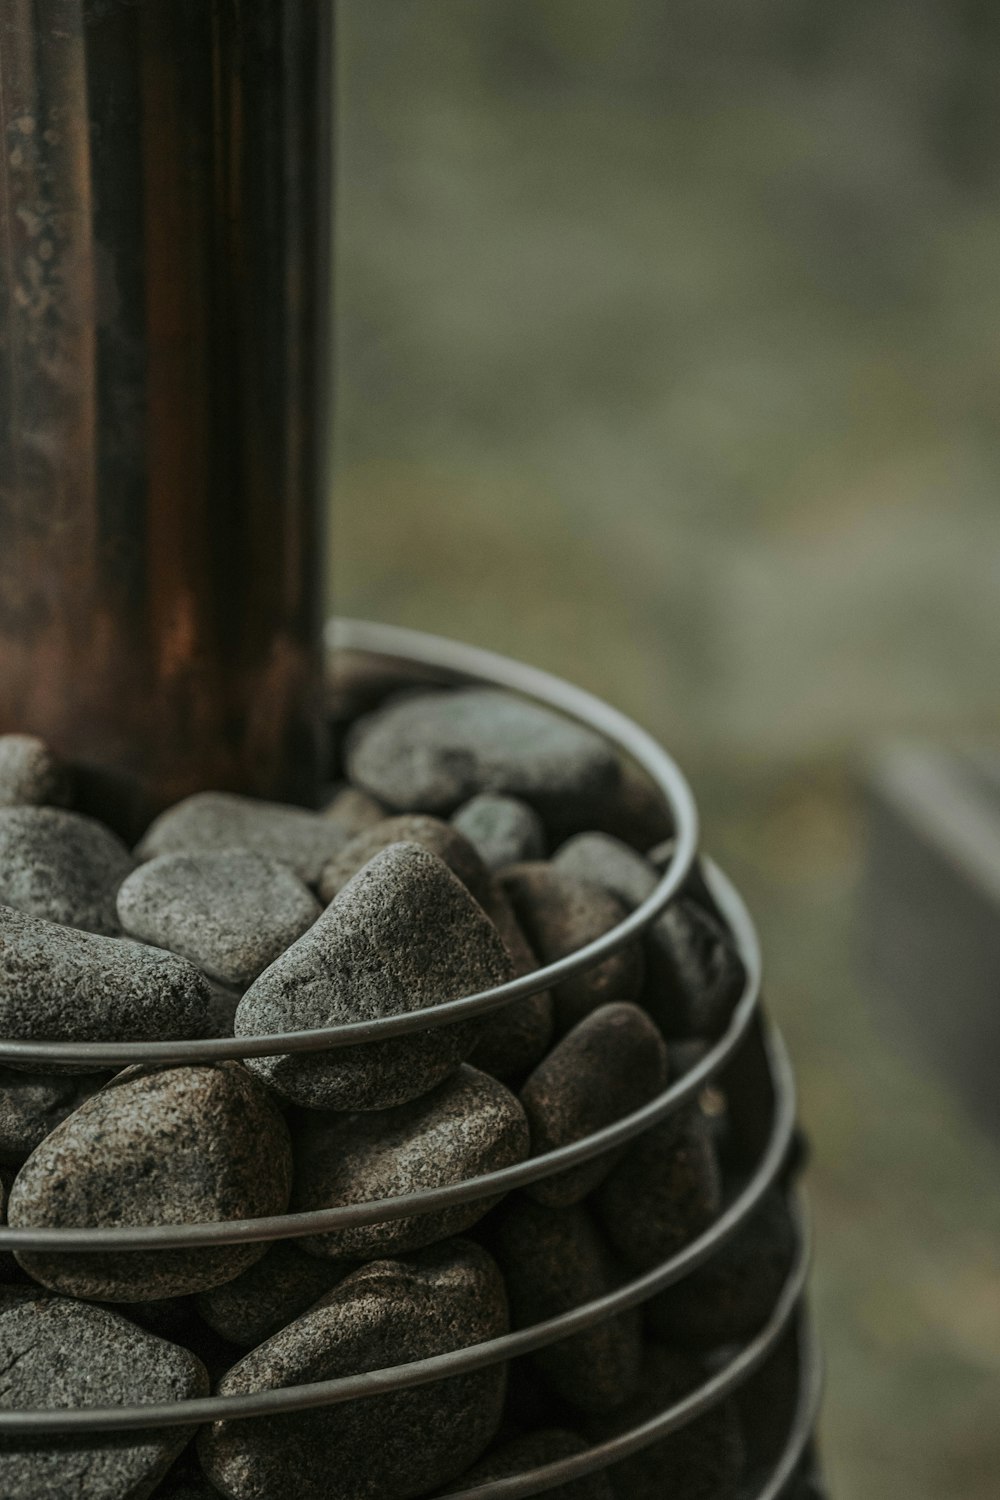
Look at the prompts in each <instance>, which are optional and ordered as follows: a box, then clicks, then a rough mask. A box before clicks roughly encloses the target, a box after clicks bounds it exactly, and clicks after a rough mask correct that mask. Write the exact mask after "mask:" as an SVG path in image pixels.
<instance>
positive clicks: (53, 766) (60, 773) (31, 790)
mask: <svg viewBox="0 0 1000 1500" xmlns="http://www.w3.org/2000/svg"><path fill="white" fill-rule="evenodd" d="M69 800H70V775H69V770H68V768H67V767H66V766H64V765H63V764H62V762H61V761H59V760H58V759H57V758H56V756H54V755H53V753H52V751H51V750H50V749H49V747H48V745H46V744H45V742H44V740H40V739H38V738H37V737H36V736H35V735H33V734H0V807H62V806H64V805H65V804H66V803H67V802H69Z"/></svg>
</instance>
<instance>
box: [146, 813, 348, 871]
mask: <svg viewBox="0 0 1000 1500" xmlns="http://www.w3.org/2000/svg"><path fill="white" fill-rule="evenodd" d="M349 839H350V834H349V832H348V830H347V829H346V828H344V827H343V826H342V825H341V824H340V823H339V822H338V821H337V819H336V818H327V817H324V816H323V814H322V813H316V812H310V811H308V809H306V808H303V807H292V806H291V805H290V804H289V803H286V802H264V801H261V800H260V799H258V798H256V797H240V796H237V795H236V794H235V793H233V792H196V793H195V794H194V796H192V797H185V798H184V800H183V801H182V802H177V803H175V804H174V806H173V807H168V808H167V810H166V812H163V813H161V814H160V816H159V817H158V818H156V819H154V821H153V822H152V823H151V824H150V825H149V827H148V828H147V829H146V832H145V834H144V835H143V837H142V840H141V842H140V844H139V845H138V847H137V849H136V854H137V856H138V858H139V859H152V858H153V857H154V856H155V855H157V854H178V853H180V854H191V853H195V852H197V851H202V850H207V851H215V850H218V849H237V848H238V849H252V850H253V851H254V853H255V854H262V855H264V857H265V858H266V859H277V860H280V861H281V863H282V864H284V865H288V866H289V867H290V868H291V869H292V870H294V871H295V873H296V875H298V877H299V879H300V880H304V881H305V882H306V884H307V885H315V884H316V882H317V881H318V880H319V875H320V871H321V870H322V868H323V866H324V865H325V864H326V863H327V861H328V860H330V859H332V858H333V857H334V855H335V854H337V853H338V852H339V850H340V849H342V848H343V846H344V845H345V844H346V843H347V842H348V840H349Z"/></svg>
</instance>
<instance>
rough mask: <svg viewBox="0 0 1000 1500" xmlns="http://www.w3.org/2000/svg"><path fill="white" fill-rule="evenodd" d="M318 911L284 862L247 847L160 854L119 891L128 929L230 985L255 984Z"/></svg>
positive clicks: (120, 908) (120, 912)
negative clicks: (178, 954)
mask: <svg viewBox="0 0 1000 1500" xmlns="http://www.w3.org/2000/svg"><path fill="white" fill-rule="evenodd" d="M319 913H320V907H319V903H318V902H317V900H316V898H315V896H313V894H312V892H311V891H309V890H308V889H307V887H306V886H305V885H304V884H303V883H302V881H301V880H299V878H298V876H297V875H295V874H293V873H292V871H291V870H290V869H289V868H288V866H287V865H283V864H281V863H279V861H277V860H275V859H267V858H265V857H264V856H263V855H261V854H255V853H254V852H253V851H252V850H250V849H220V850H214V851H208V850H200V851H196V852H195V853H193V854H161V855H159V856H158V857H157V858H155V859H151V860H149V861H148V863H146V864H144V865H140V866H139V868H138V869H137V870H134V871H133V872H132V874H131V875H130V876H129V877H128V879H127V880H126V881H125V882H124V883H123V884H122V886H121V889H120V890H119V892H118V916H119V919H120V921H121V924H122V927H123V928H124V930H125V931H126V932H127V933H129V934H130V936H132V937H135V938H139V939H141V940H142V941H143V942H145V943H153V944H154V945H155V946H156V947H158V948H168V949H170V951H171V952H172V953H180V954H181V955H182V956H183V957H184V958H188V959H190V960H191V962H192V963H195V964H197V965H198V967H199V968H200V969H201V970H203V972H204V973H206V974H208V975H209V976H210V977H211V978H212V979H217V980H220V981H221V982H222V983H223V984H231V985H244V986H245V985H248V984H250V983H251V982H252V981H253V980H254V979H256V978H257V976H258V974H261V973H263V971H264V970H265V969H266V968H267V967H268V965H269V964H271V963H273V962H274V960H275V959H276V958H277V957H278V955H279V954H280V953H283V952H284V951H285V949H286V948H289V947H291V945H292V943H294V942H295V940H296V938H299V937H301V936H302V934H303V933H304V932H305V931H306V930H307V929H308V928H309V927H311V926H312V924H313V922H315V920H316V918H317V917H318V916H319Z"/></svg>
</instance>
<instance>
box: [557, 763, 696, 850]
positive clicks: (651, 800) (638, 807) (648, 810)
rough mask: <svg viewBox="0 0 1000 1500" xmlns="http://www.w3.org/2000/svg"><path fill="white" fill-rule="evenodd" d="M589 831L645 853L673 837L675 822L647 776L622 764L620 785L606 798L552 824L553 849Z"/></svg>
mask: <svg viewBox="0 0 1000 1500" xmlns="http://www.w3.org/2000/svg"><path fill="white" fill-rule="evenodd" d="M588 830H592V831H596V832H599V833H607V834H610V835H611V836H612V837H613V838H617V839H621V840H622V842H623V843H625V844H628V845H629V846H630V848H633V849H638V850H641V851H645V850H647V849H650V848H651V847H652V846H653V845H654V844H658V843H661V842H662V841H663V840H665V839H668V838H669V837H670V836H671V835H672V833H673V819H672V817H671V815H670V812H669V809H668V808H667V806H666V804H665V802H664V800H663V796H662V794H661V793H660V792H658V791H657V789H656V787H655V786H654V785H653V783H652V782H651V781H650V779H649V777H648V776H647V775H646V773H645V772H644V771H641V770H640V769H639V767H638V766H637V765H635V764H634V763H633V762H632V761H630V760H623V761H622V762H621V765H620V767H619V775H618V781H617V784H616V785H615V786H614V787H613V788H612V789H611V791H610V792H609V794H608V795H607V796H606V797H603V798H602V799H601V800H600V801H599V802H594V803H592V804H591V805H590V806H589V807H584V808H580V809H576V810H575V816H573V817H569V818H555V819H550V820H549V833H550V835H551V839H552V846H553V847H554V846H555V845H557V844H560V843H561V842H562V841H563V840H564V839H567V838H569V837H570V836H571V835H573V834H577V833H582V832H585V831H588Z"/></svg>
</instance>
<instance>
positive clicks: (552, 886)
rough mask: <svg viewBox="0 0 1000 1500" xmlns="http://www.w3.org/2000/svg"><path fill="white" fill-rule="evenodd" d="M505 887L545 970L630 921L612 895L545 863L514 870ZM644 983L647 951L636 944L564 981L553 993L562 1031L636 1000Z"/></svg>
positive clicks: (509, 871) (508, 874) (505, 878)
mask: <svg viewBox="0 0 1000 1500" xmlns="http://www.w3.org/2000/svg"><path fill="white" fill-rule="evenodd" d="M501 884H502V886H503V889H504V891H505V892H506V894H507V896H508V897H509V898H510V901H511V904H512V906H513V908H514V911H515V913H516V915H517V919H518V921H519V922H520V924H521V926H522V927H523V929H524V932H525V935H526V937H527V939H528V941H529V943H530V944H531V946H532V948H533V949H534V951H535V952H536V953H537V954H538V957H539V958H540V959H541V961H542V963H543V964H548V963H553V962H555V960H556V959H557V958H563V957H565V956H566V954H568V953H575V952H576V950H577V949H578V948H582V947H583V946H584V944H585V943H590V942H593V940H594V939H595V938H598V937H600V936H602V934H603V933H605V932H609V931H610V930H611V928H612V927H617V925H618V923H619V922H621V921H623V920H624V918H625V916H626V915H627V908H626V907H625V906H624V905H623V904H622V902H621V901H619V900H618V898H617V897H616V896H613V895H611V894H610V892H608V891H605V890H602V889H601V888H600V887H599V886H595V885H592V884H590V883H588V882H586V881H582V880H577V879H576V878H575V877H574V876H572V875H567V874H565V873H564V872H563V871H561V870H557V869H554V868H553V867H552V866H551V865H548V864H544V863H542V862H529V863H527V864H522V865H512V866H511V867H510V868H509V869H507V870H505V871H504V873H503V875H502V877H501ZM642 979H643V959H642V949H641V947H640V945H639V944H637V943H628V944H627V945H626V946H625V947H624V948H620V949H619V950H618V951H617V953H613V954H612V955H611V956H610V958H606V959H604V960H603V961H602V962H601V963H599V964H597V965H595V966H592V967H591V968H589V969H587V970H585V971H584V972H583V973H582V974H576V975H574V977H573V978H572V979H564V980H563V982H562V983H561V984H559V985H556V986H555V987H554V989H553V991H552V995H553V999H554V1002H555V1015H556V1029H557V1031H558V1032H560V1033H563V1032H566V1031H568V1030H569V1029H570V1027H571V1026H575V1025H576V1023H577V1021H580V1020H582V1019H583V1017H584V1016H586V1015H589V1014H590V1012H591V1011H592V1010H596V1009H597V1007H598V1006H599V1005H603V1004H604V1003H605V1002H606V1001H609V1000H635V999H636V998H637V997H638V994H639V991H640V989H641V988H642Z"/></svg>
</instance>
